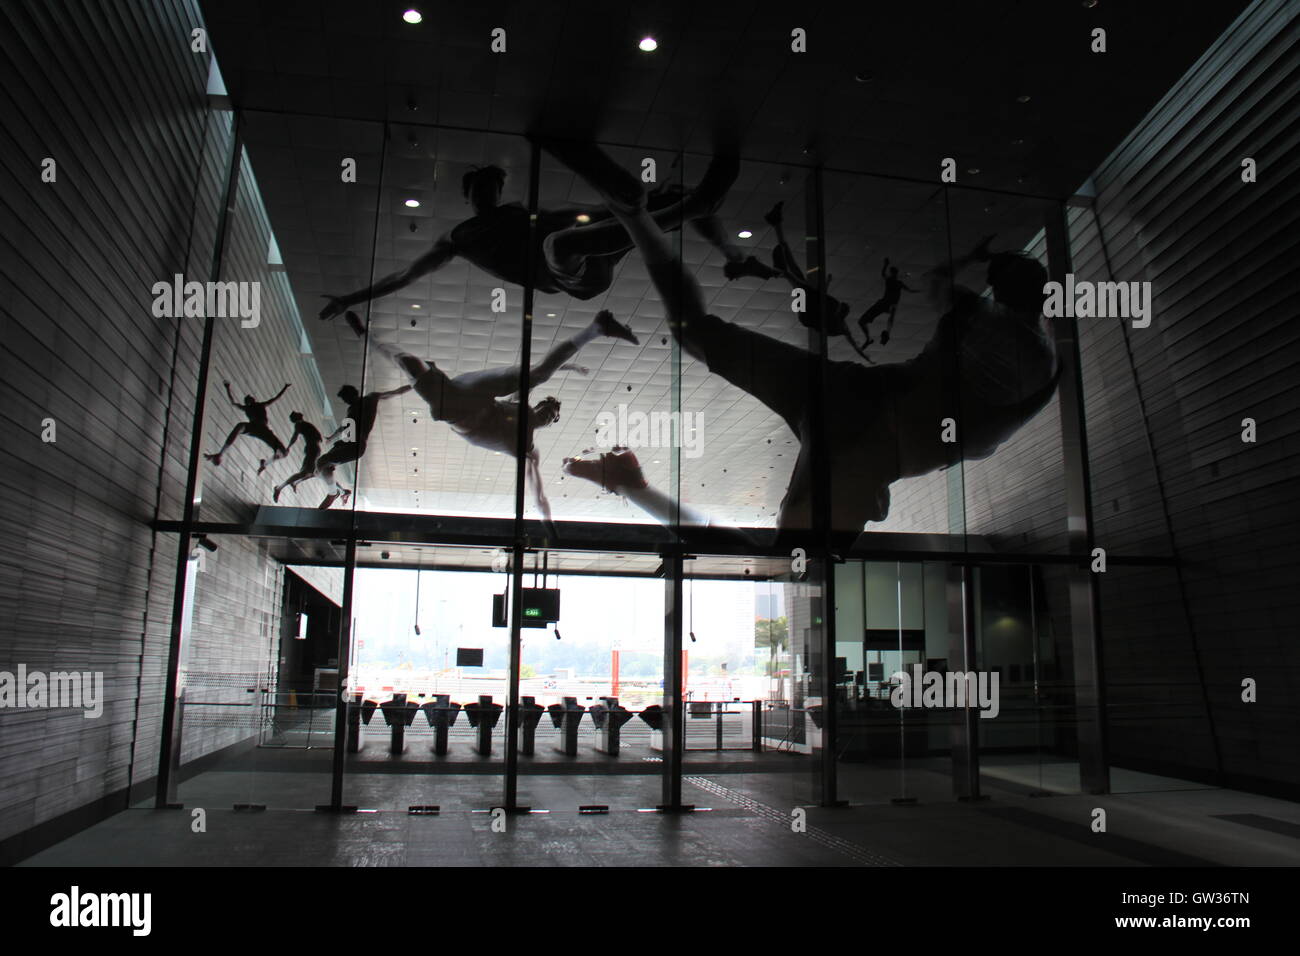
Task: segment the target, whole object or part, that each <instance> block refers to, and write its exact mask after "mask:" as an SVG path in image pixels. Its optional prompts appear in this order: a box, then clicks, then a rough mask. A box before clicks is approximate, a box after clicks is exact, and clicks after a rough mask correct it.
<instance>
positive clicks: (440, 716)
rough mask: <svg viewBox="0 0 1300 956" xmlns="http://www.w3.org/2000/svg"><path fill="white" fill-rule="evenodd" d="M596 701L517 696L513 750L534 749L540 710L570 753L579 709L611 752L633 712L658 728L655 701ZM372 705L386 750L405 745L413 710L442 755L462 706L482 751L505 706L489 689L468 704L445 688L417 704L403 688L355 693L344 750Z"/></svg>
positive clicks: (361, 730) (356, 745)
mask: <svg viewBox="0 0 1300 956" xmlns="http://www.w3.org/2000/svg"><path fill="white" fill-rule="evenodd" d="M600 701H601V702H600V703H599V704H592V705H591V707H589V708H588V707H585V706H583V705H582V704H579V703H578V698H576V697H565V698H564V700H563V703H560V704H551V705H550V706H549V707H543V706H542V705H541V704H539V703H537V698H535V697H522V698H520V701H519V744H518V750H519V753H521V754H524V755H525V756H532V755H533V754H534V753H536V736H537V726H538V724H540V723H541V721H542V716H543V715H544V714H549V715H550V718H551V723H552V725H553V726H554V728H555V731H556V735H555V749H556V750H558V751H559V752H560V753H563V754H567V755H568V756H570V757H575V756H577V754H578V725H579V724H580V723H581V722H582V716H583V714H587V713H589V714H591V721H592V723H593V724H594V725H595V727H596V749H597V750H599V751H601V752H602V753H607V754H611V755H613V756H617V755H618V752H619V746H620V741H619V738H620V731H621V730H622V728H623V725H624V724H626V723H627V722H628V721H629V720H631V719H632V718H633V717H640V718H641V719H642V720H643V721H645V722H646V724H647V725H648V726H649V727H650V729H651V730H652V731H659V730H661V729H662V728H663V717H664V715H663V708H662V707H660V706H659V705H658V704H651V705H650V706H649V707H647V708H646V709H645V710H642V711H640V712H639V713H638V712H635V711H631V710H628V709H627V708H626V707H624V706H622V705H621V704H620V703H619V702H618V698H617V697H602V698H600ZM376 710H378V711H379V712H380V713H381V714H383V717H384V723H385V724H387V726H388V733H389V747H388V750H389V753H393V754H401V753H404V752H405V751H406V728H408V727H410V726H411V725H412V724H414V723H415V718H416V715H417V714H420V713H423V714H424V716H425V719H426V720H427V721H428V723H429V726H430V727H432V728H433V733H434V737H433V740H434V743H433V752H434V753H435V754H438V755H440V756H442V755H445V754H446V753H447V749H448V740H447V738H448V732H449V731H450V730H451V728H452V726H453V725H454V724H455V723H456V719H457V718H458V717H459V716H460V715H461V713H462V712H464V714H465V718H466V720H468V721H469V725H470V727H472V728H474V729H475V730H476V731H477V735H476V740H475V744H474V751H475V752H476V753H478V754H480V755H482V756H485V757H486V756H490V755H491V754H492V731H493V729H494V728H495V727H496V726H497V723H498V722H499V721H500V720H501V714H502V712H503V711H504V710H505V708H504V706H502V705H501V704H498V703H494V702H493V700H492V697H491V695H490V694H485V695H482V696H480V697H479V699H478V701H477V702H476V703H470V704H458V703H456V702H454V701H453V700H452V699H451V696H450V695H449V694H434V695H433V696H432V699H430V700H428V701H426V702H425V703H423V704H420V703H417V702H416V701H413V700H408V699H407V696H406V694H394V695H393V696H392V698H391V699H390V700H385V701H383V702H382V703H381V702H379V701H376V700H371V699H368V698H365V697H364V696H363V695H361V694H357V695H354V697H353V698H352V699H351V700H350V701H349V704H348V732H347V749H348V751H349V752H351V753H356V752H358V751H359V750H361V747H362V744H363V742H364V740H365V728H366V727H367V726H369V724H370V722H371V720H372V719H373V718H374V716H375V711H376Z"/></svg>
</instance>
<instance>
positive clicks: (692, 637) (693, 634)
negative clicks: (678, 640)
mask: <svg viewBox="0 0 1300 956" xmlns="http://www.w3.org/2000/svg"><path fill="white" fill-rule="evenodd" d="M691 643H692V644H694V643H695V632H694V631H691Z"/></svg>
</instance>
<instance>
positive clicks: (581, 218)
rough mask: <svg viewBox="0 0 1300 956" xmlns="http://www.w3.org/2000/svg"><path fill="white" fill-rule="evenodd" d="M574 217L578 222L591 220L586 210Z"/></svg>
mask: <svg viewBox="0 0 1300 956" xmlns="http://www.w3.org/2000/svg"><path fill="white" fill-rule="evenodd" d="M574 218H575V219H577V221H578V222H582V223H587V222H591V217H590V216H588V215H587V214H586V213H585V212H580V213H578V215H577V216H575V217H574Z"/></svg>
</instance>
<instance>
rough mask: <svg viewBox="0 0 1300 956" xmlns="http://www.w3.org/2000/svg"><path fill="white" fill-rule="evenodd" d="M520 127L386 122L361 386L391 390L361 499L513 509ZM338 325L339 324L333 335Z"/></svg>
mask: <svg viewBox="0 0 1300 956" xmlns="http://www.w3.org/2000/svg"><path fill="white" fill-rule="evenodd" d="M530 155H531V148H530V147H529V145H528V143H527V141H526V140H524V139H523V138H522V137H512V136H499V135H491V134H484V133H469V132H461V131H456V130H433V129H427V128H421V127H408V126H401V125H394V126H392V127H391V128H390V130H389V139H388V143H387V148H386V150H385V153H384V157H385V160H384V171H383V187H382V189H381V191H380V197H381V202H380V207H379V213H378V217H377V228H378V235H377V236H376V238H375V244H374V256H375V258H374V265H373V269H372V271H371V275H370V279H369V286H368V287H363V288H361V289H355V290H351V291H350V292H349V293H348V294H347V295H346V297H345V299H344V302H345V303H350V304H352V305H353V306H354V307H355V308H356V310H357V312H358V314H359V315H360V316H361V317H362V318H363V319H364V318H366V314H367V313H366V311H365V309H364V308H363V306H364V302H363V301H362V300H364V299H366V298H367V297H369V298H368V301H369V321H370V326H369V331H370V334H369V337H368V338H367V340H366V354H367V359H368V364H367V367H366V382H367V383H368V384H367V386H366V388H367V390H370V391H377V392H380V393H387V394H391V393H392V390H400V389H408V388H409V389H412V390H410V391H407V392H406V393H405V394H402V395H400V396H399V397H397V398H396V399H395V400H394V402H393V405H394V406H395V408H394V411H393V412H392V413H391V414H390V415H389V417H388V419H389V420H388V423H387V424H386V426H385V427H384V428H381V429H380V430H379V431H378V432H377V433H376V435H375V438H374V439H373V440H372V442H371V443H370V445H369V446H368V450H367V452H366V457H365V459H364V462H363V464H362V467H361V475H360V478H359V481H360V485H361V492H360V495H361V497H360V500H359V502H358V504H357V507H358V508H359V509H363V510H367V511H400V512H420V511H425V512H434V513H437V514H439V515H453V516H455V515H460V516H473V517H485V518H503V517H513V516H514V513H515V462H514V458H515V451H514V450H515V448H516V445H517V442H518V438H517V435H516V422H517V420H518V413H519V405H518V402H517V400H512V398H511V396H513V395H515V394H516V393H517V392H518V391H519V369H518V367H519V361H520V355H521V350H522V349H521V343H522V338H521V333H520V330H521V328H522V316H523V305H524V301H523V299H524V290H523V285H524V282H525V280H526V277H527V270H528V258H529V246H528V240H529V229H528V224H529V218H528V217H529V214H528V209H527V202H528V164H529V156H530ZM344 334H345V333H344Z"/></svg>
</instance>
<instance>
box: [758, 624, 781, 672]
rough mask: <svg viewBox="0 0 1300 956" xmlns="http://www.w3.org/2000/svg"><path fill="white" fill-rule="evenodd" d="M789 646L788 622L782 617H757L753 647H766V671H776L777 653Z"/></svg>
mask: <svg viewBox="0 0 1300 956" xmlns="http://www.w3.org/2000/svg"><path fill="white" fill-rule="evenodd" d="M789 646H790V627H789V622H788V621H787V620H786V619H785V618H784V617H773V618H762V617H760V618H758V619H757V620H755V621H754V647H756V648H761V647H766V648H767V660H768V663H767V673H768V676H769V677H770V676H771V675H772V674H775V673H776V659H777V656H778V653H784V652H785V650H786V649H787V648H788V647H789Z"/></svg>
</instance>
